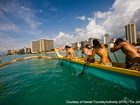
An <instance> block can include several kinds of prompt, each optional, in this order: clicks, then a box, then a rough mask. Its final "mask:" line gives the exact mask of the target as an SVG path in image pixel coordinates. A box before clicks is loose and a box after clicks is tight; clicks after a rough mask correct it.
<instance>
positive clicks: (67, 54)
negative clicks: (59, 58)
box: [65, 50, 69, 58]
mask: <svg viewBox="0 0 140 105" xmlns="http://www.w3.org/2000/svg"><path fill="white" fill-rule="evenodd" d="M68 56H69V52H68V51H67V50H66V56H65V57H66V58H67V57H68Z"/></svg>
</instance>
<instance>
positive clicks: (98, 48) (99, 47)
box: [93, 39, 112, 66]
mask: <svg viewBox="0 0 140 105" xmlns="http://www.w3.org/2000/svg"><path fill="white" fill-rule="evenodd" d="M93 47H94V49H93V52H95V53H96V54H97V55H99V56H100V58H101V60H100V64H104V65H106V66H112V62H111V60H110V58H109V53H108V51H107V49H106V48H105V46H104V45H103V44H101V43H100V42H99V41H98V40H97V39H94V40H93Z"/></svg>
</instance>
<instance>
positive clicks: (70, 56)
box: [65, 46, 76, 59]
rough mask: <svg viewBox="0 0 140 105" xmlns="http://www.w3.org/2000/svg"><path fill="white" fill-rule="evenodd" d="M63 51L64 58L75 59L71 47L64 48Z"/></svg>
mask: <svg viewBox="0 0 140 105" xmlns="http://www.w3.org/2000/svg"><path fill="white" fill-rule="evenodd" d="M65 49H66V58H71V59H73V58H75V57H76V56H75V51H74V49H73V48H72V47H70V46H65Z"/></svg>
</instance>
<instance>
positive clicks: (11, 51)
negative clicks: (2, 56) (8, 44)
mask: <svg viewBox="0 0 140 105" xmlns="http://www.w3.org/2000/svg"><path fill="white" fill-rule="evenodd" d="M13 54H16V50H14V49H12V50H7V55H13Z"/></svg>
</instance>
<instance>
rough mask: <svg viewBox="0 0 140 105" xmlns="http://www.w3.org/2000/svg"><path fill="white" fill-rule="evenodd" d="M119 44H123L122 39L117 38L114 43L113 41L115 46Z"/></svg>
mask: <svg viewBox="0 0 140 105" xmlns="http://www.w3.org/2000/svg"><path fill="white" fill-rule="evenodd" d="M121 42H124V40H123V39H122V38H118V39H117V40H116V41H115V43H114V44H115V45H119V43H121Z"/></svg>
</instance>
